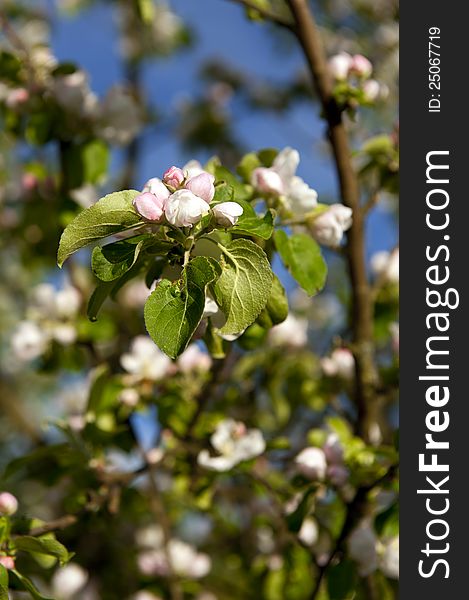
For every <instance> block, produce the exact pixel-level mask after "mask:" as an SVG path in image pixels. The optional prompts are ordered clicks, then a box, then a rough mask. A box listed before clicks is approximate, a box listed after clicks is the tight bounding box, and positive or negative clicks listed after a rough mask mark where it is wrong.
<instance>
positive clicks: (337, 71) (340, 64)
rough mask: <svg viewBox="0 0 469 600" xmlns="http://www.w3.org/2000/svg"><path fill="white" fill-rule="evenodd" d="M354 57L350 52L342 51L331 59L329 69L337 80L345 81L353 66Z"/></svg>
mask: <svg viewBox="0 0 469 600" xmlns="http://www.w3.org/2000/svg"><path fill="white" fill-rule="evenodd" d="M352 64H353V59H352V57H351V56H350V54H349V53H348V52H340V53H339V54H336V55H335V56H333V57H332V58H330V59H329V70H330V72H331V75H332V77H333V78H334V79H336V80H337V81H345V79H347V77H348V75H349V71H350V69H351V67H352Z"/></svg>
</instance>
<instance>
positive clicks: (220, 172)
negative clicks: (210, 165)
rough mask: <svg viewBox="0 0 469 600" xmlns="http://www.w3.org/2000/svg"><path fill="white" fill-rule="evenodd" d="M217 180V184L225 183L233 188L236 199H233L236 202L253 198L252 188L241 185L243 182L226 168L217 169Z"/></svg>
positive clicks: (218, 167)
mask: <svg viewBox="0 0 469 600" xmlns="http://www.w3.org/2000/svg"><path fill="white" fill-rule="evenodd" d="M215 178H216V180H217V182H218V181H224V182H225V183H227V184H228V185H229V186H231V187H232V188H233V190H234V198H232V199H233V200H234V201H235V202H238V201H239V200H247V199H248V198H250V197H251V194H252V188H250V186H246V185H245V184H244V183H241V181H239V179H237V178H236V177H235V176H234V175H233V174H232V173H231V172H230V171H228V169H225V167H220V166H217V167H215ZM217 187H218V186H217Z"/></svg>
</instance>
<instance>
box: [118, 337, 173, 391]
mask: <svg viewBox="0 0 469 600" xmlns="http://www.w3.org/2000/svg"><path fill="white" fill-rule="evenodd" d="M120 361H121V365H122V367H123V368H124V369H125V370H126V371H127V372H128V373H130V374H131V375H133V376H134V377H135V378H136V379H137V380H141V379H149V380H150V381H158V380H160V379H163V377H165V375H167V374H168V370H169V369H170V367H171V360H170V359H169V358H168V357H167V356H166V354H164V353H163V352H161V350H160V349H159V348H158V347H157V346H156V345H155V344H154V343H153V342H152V341H151V339H150V338H149V337H147V336H146V335H139V336H137V337H136V338H134V339H133V340H132V343H131V345H130V352H127V353H125V354H123V355H122V356H121V359H120Z"/></svg>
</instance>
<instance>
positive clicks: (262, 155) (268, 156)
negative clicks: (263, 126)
mask: <svg viewBox="0 0 469 600" xmlns="http://www.w3.org/2000/svg"><path fill="white" fill-rule="evenodd" d="M277 155H278V150H276V149H275V148H264V149H263V150H259V152H258V153H257V156H258V157H259V160H260V161H261V163H262V166H263V167H271V166H272V165H273V164H274V160H275V159H276V158H277Z"/></svg>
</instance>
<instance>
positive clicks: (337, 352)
mask: <svg viewBox="0 0 469 600" xmlns="http://www.w3.org/2000/svg"><path fill="white" fill-rule="evenodd" d="M321 367H322V370H323V372H324V374H325V375H327V376H328V377H340V378H341V379H346V380H350V379H352V378H353V377H354V373H355V359H354V358H353V354H352V353H351V352H350V350H348V348H335V349H334V350H333V351H332V352H331V355H330V356H325V357H324V358H322V359H321Z"/></svg>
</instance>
